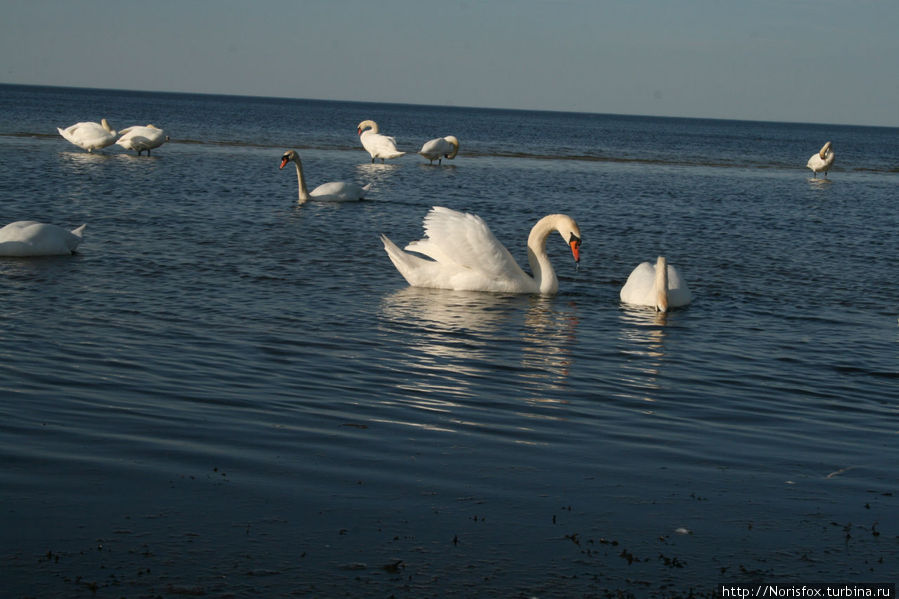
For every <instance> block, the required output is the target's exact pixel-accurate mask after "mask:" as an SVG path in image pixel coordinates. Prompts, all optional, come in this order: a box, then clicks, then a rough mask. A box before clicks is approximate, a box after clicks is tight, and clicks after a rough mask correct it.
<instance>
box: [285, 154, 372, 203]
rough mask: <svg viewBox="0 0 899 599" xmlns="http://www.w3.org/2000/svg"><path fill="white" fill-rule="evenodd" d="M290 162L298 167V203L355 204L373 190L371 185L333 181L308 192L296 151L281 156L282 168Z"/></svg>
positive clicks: (301, 163) (301, 164)
mask: <svg viewBox="0 0 899 599" xmlns="http://www.w3.org/2000/svg"><path fill="white" fill-rule="evenodd" d="M288 162H293V164H294V166H296V167H297V183H298V184H299V188H300V199H299V200H298V202H299V203H300V204H302V203H303V202H306V201H307V200H321V201H323V202H355V201H357V200H361V199H362V198H363V196H364V195H365V192H366V191H368V190H369V189H370V188H371V183H369V184H368V185H366V186H365V187H360V186H359V185H356V184H355V183H344V182H342V181H333V182H331V183H322V184H321V185H319V186H318V187H316V188H315V189H313V190H312V191H311V192H308V191H306V179H305V178H304V177H303V162H302V161H301V160H300V155H299V154H297V152H296V150H288V151H286V152H284V155H283V156H281V166H280V167H278V168H284V167H285V166H286V165H287V163H288Z"/></svg>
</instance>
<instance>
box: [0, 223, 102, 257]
mask: <svg viewBox="0 0 899 599" xmlns="http://www.w3.org/2000/svg"><path fill="white" fill-rule="evenodd" d="M86 226H87V225H81V226H80V227H78V228H77V229H73V230H71V231H67V230H66V229H63V228H62V227H59V226H57V225H48V224H45V223H39V222H36V221H33V220H20V221H16V222H14V223H9V224H8V225H6V226H5V227H3V228H2V229H0V256H19V257H21V256H64V255H66V254H71V253H73V252H74V251H75V248H77V247H78V244H79V243H81V240H82V238H83V237H84V227H86Z"/></svg>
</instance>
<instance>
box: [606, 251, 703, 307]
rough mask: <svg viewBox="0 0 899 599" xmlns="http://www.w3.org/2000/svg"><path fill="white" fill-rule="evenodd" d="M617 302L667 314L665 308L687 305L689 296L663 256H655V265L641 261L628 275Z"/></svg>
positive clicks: (677, 275)
mask: <svg viewBox="0 0 899 599" xmlns="http://www.w3.org/2000/svg"><path fill="white" fill-rule="evenodd" d="M621 301H622V302H624V303H625V304H635V305H639V306H652V307H654V308H655V309H656V310H657V311H659V312H667V311H668V309H669V308H677V307H680V306H686V305H687V304H689V303H690V302H691V301H693V294H692V293H690V289H689V288H688V287H687V284H686V283H685V282H684V281H683V279H681V277H680V274H678V272H677V270H676V269H675V268H674V267H673V266H671V265H669V264H668V260H667V259H666V258H665V257H664V256H659V257H658V259H657V260H656V263H655V265H652V264H650V263H649V262H643V263H641V264H640V265H638V266H637V268H635V269H634V270H633V272H631V274H630V276H629V277H628V278H627V282H626V283H625V284H624V287H622V288H621Z"/></svg>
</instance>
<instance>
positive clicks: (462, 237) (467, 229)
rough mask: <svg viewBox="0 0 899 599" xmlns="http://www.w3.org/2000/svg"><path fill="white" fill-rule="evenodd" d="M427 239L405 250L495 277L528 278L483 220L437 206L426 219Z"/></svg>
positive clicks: (408, 246)
mask: <svg viewBox="0 0 899 599" xmlns="http://www.w3.org/2000/svg"><path fill="white" fill-rule="evenodd" d="M424 228H425V235H426V237H425V238H424V239H420V240H418V241H413V242H412V243H410V244H409V245H407V246H406V250H409V251H413V252H418V253H420V254H424V255H425V256H428V257H429V258H432V259H434V260H436V261H438V262H443V263H445V264H455V265H457V266H458V267H460V268H466V269H472V270H476V271H479V272H482V273H484V274H485V275H489V276H495V277H519V276H521V277H525V278H528V279H529V278H530V277H528V275H527V274H525V272H524V271H523V270H522V269H521V267H520V266H518V263H517V262H515V259H514V258H513V257H512V254H510V253H509V250H507V249H506V248H505V247H504V246H503V244H501V243H500V242H499V240H497V238H496V237H495V236H494V235H493V233H492V232H491V231H490V228H489V227H488V226H487V223H485V222H484V221H483V220H482V219H481V217H479V216H477V215H474V214H467V213H464V212H457V211H456V210H451V209H449V208H444V207H443V206H435V207H433V208H432V209H431V210H430V212H428V214H427V215H426V216H425V219H424Z"/></svg>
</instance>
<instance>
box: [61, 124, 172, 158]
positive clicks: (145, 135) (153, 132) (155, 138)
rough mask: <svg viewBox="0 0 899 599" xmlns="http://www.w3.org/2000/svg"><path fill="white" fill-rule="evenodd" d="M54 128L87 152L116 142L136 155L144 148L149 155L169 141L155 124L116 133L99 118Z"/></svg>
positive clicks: (129, 128) (132, 127) (128, 128)
mask: <svg viewBox="0 0 899 599" xmlns="http://www.w3.org/2000/svg"><path fill="white" fill-rule="evenodd" d="M56 130H57V131H59V134H60V135H62V136H63V137H64V138H65V139H66V141H68V142H70V143H73V144H75V145H76V146H78V147H79V148H81V149H83V150H87V151H88V152H93V151H94V150H101V149H103V148H105V147H107V146H111V145H112V144H116V145H119V146H122V147H123V148H125V149H126V150H134V151H135V152H137V155H138V156H140V155H141V153H142V152H144V151H145V150H146V152H147V156H149V155H150V150H152V149H153V148H158V147H159V146H161V145H162V144H164V143H165V142H167V141H169V137H168V136H167V135H166V134H165V131H163V130H162V129H160V128H159V127H156V126H155V125H150V124H148V125H133V126H131V127H127V128H125V129H122V130H121V131H119V132H118V133H116V131H115V130H114V129H113V128H112V127H110V126H109V123H108V122H107V121H106V119H100V122H99V123H94V122H82V123H75V124H74V125H71V126H70V127H66V128H65V129H62V128H60V127H57V128H56ZM117 136H118V137H117Z"/></svg>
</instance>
